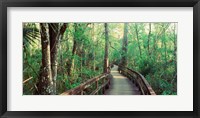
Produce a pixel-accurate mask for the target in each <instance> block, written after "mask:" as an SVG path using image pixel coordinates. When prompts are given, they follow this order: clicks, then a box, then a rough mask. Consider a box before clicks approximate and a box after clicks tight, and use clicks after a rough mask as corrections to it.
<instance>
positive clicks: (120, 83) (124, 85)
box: [105, 65, 141, 95]
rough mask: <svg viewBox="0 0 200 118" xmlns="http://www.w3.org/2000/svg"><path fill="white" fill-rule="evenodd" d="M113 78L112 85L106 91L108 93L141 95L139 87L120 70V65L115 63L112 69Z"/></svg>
mask: <svg viewBox="0 0 200 118" xmlns="http://www.w3.org/2000/svg"><path fill="white" fill-rule="evenodd" d="M111 74H112V75H113V78H112V79H111V81H110V87H109V89H108V90H106V91H105V94H106V95H140V94H141V92H140V90H139V88H138V87H137V86H136V85H135V84H133V83H132V82H131V81H130V80H129V79H128V78H127V77H125V76H123V75H122V74H120V73H119V71H118V66H116V65H114V67H113V68H112V69H111Z"/></svg>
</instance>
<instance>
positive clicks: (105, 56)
mask: <svg viewBox="0 0 200 118" xmlns="http://www.w3.org/2000/svg"><path fill="white" fill-rule="evenodd" d="M104 27H105V55H104V73H108V65H109V60H108V48H109V47H108V45H109V39H108V24H107V23H105V24H104Z"/></svg>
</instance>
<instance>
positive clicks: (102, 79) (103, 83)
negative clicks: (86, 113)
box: [61, 73, 110, 95]
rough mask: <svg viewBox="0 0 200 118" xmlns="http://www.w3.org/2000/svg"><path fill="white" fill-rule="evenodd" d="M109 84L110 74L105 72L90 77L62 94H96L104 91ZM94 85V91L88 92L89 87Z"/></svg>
mask: <svg viewBox="0 0 200 118" xmlns="http://www.w3.org/2000/svg"><path fill="white" fill-rule="evenodd" d="M109 84H110V79H109V74H108V73H104V74H102V75H100V76H97V77H94V78H92V79H89V80H88V81H86V82H84V83H82V84H81V85H79V86H77V87H76V88H74V89H71V90H68V91H66V92H64V93H62V94H61V95H96V94H98V93H99V92H100V91H101V92H102V93H104V92H105V89H108V88H109ZM93 85H94V87H95V88H94V89H93V90H92V92H90V93H87V92H86V91H87V89H88V88H89V87H91V86H93Z"/></svg>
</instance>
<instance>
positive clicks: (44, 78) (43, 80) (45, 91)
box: [38, 23, 53, 95]
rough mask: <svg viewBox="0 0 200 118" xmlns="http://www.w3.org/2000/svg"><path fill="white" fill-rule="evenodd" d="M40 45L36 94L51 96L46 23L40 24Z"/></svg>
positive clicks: (51, 85)
mask: <svg viewBox="0 0 200 118" xmlns="http://www.w3.org/2000/svg"><path fill="white" fill-rule="evenodd" d="M40 29H41V31H40V33H41V45H42V66H41V71H40V78H39V82H38V93H39V94H42V95H49V94H53V81H52V74H51V61H50V40H49V30H48V24H47V23H40Z"/></svg>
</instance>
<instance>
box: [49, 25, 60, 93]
mask: <svg viewBox="0 0 200 118" xmlns="http://www.w3.org/2000/svg"><path fill="white" fill-rule="evenodd" d="M59 29H60V28H59V23H49V34H50V50H51V70H52V79H53V94H56V78H57V64H58V62H57V53H58V38H59Z"/></svg>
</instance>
